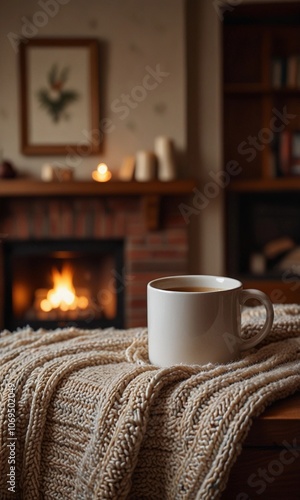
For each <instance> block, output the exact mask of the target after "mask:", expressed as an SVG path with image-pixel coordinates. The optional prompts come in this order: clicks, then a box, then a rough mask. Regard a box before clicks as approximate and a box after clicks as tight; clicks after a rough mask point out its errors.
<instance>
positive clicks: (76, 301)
mask: <svg viewBox="0 0 300 500" xmlns="http://www.w3.org/2000/svg"><path fill="white" fill-rule="evenodd" d="M52 280H53V288H51V290H49V291H48V293H47V297H46V298H45V299H43V300H42V301H41V303H40V308H41V310H42V311H44V312H49V311H52V310H53V309H60V310H61V311H74V310H75V309H86V308H87V307H88V305H89V301H88V299H87V297H85V296H83V295H82V296H77V295H76V290H75V288H74V285H73V272H72V269H71V266H69V265H68V264H64V266H63V268H62V271H61V272H59V271H58V269H56V268H53V269H52Z"/></svg>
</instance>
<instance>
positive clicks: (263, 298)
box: [239, 289, 274, 351]
mask: <svg viewBox="0 0 300 500" xmlns="http://www.w3.org/2000/svg"><path fill="white" fill-rule="evenodd" d="M249 299H256V300H258V301H259V302H261V304H262V305H263V306H265V308H266V321H265V324H264V326H263V327H262V329H261V330H260V331H259V332H258V333H257V334H256V335H255V336H254V337H252V338H251V339H247V340H244V339H241V340H242V342H241V344H240V349H241V351H244V350H246V349H251V348H252V347H254V346H256V345H257V344H258V343H259V342H261V341H262V340H263V339H264V338H265V337H266V336H267V335H268V333H269V332H270V330H271V328H272V325H273V321H274V309H273V305H272V302H271V301H270V299H269V297H268V296H267V295H266V294H265V293H264V292H261V291H260V290H252V289H249V290H241V292H240V297H239V301H240V305H244V304H245V302H246V301H247V300H249Z"/></svg>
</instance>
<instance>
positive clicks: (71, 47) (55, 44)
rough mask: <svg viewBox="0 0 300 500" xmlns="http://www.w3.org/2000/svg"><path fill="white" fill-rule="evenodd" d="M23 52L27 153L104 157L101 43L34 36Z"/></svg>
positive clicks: (23, 146)
mask: <svg viewBox="0 0 300 500" xmlns="http://www.w3.org/2000/svg"><path fill="white" fill-rule="evenodd" d="M19 52H20V53H19V71H20V90H21V99H20V118H21V134H20V139H21V151H22V153H23V154H25V155H64V156H66V155H70V154H79V155H80V156H82V151H83V149H82V148H84V155H93V154H98V153H99V152H100V151H101V150H102V136H101V134H100V133H98V130H99V124H100V113H99V101H100V78H99V41H98V40H97V39H93V38H34V39H32V40H24V42H21V43H20V51H19ZM71 151H72V153H71Z"/></svg>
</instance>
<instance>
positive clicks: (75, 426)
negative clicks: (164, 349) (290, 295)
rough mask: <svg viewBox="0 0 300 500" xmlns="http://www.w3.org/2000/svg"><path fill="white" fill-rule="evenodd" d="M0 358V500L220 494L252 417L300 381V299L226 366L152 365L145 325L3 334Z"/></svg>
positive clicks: (253, 319)
mask: <svg viewBox="0 0 300 500" xmlns="http://www.w3.org/2000/svg"><path fill="white" fill-rule="evenodd" d="M245 321H246V323H245V326H244V328H243V334H244V335H245V336H246V337H248V336H251V335H252V334H253V333H254V331H255V330H256V328H257V325H259V323H260V322H261V321H263V310H262V308H260V307H258V308H254V309H251V310H250V309H249V310H247V311H246V313H245ZM0 360H1V366H0V384H1V407H0V433H1V434H0V471H1V478H0V481H1V482H0V498H1V500H5V499H10V498H17V499H25V500H35V499H39V498H43V499H61V500H68V499H70V500H71V499H72V500H74V499H82V500H89V499H122V498H132V499H139V500H140V499H146V498H148V499H151V500H155V499H158V500H164V499H194V498H198V499H201V500H205V499H207V500H208V499H209V500H212V499H216V498H219V497H220V495H221V492H222V491H223V490H224V488H225V486H226V482H227V478H228V475H229V472H230V469H231V467H232V465H233V463H234V461H235V460H236V458H237V456H238V455H239V453H240V452H241V447H242V443H243V441H244V439H245V437H246V435H247V433H248V431H249V429H250V426H251V423H252V419H253V417H254V416H257V415H259V414H260V413H261V412H262V411H263V410H264V409H265V408H266V406H267V405H269V404H270V403H271V402H273V401H275V400H276V399H280V398H283V397H285V396H287V395H290V394H292V393H294V392H295V391H297V390H300V306H298V305H289V306H275V324H274V326H273V330H272V334H271V335H270V336H269V339H268V341H267V342H265V343H264V345H263V346H262V347H260V348H259V349H253V350H252V351H251V352H250V353H249V352H248V353H247V354H246V355H244V357H243V359H241V360H239V361H237V362H234V363H231V364H228V365H207V366H205V367H199V366H184V365H179V366H176V367H172V368H168V369H158V368H157V367H155V366H151V365H150V364H149V363H148V360H147V331H146V329H142V328H137V329H133V330H127V331H117V330H113V329H109V330H94V331H86V330H79V329H75V328H72V329H65V330H55V331H51V332H47V331H38V332H33V331H31V330H30V329H29V328H26V329H24V330H22V331H18V332H16V333H14V334H10V333H8V332H3V333H2V334H1V335H0ZM11 467H12V468H11ZM9 488H11V489H10V490H9Z"/></svg>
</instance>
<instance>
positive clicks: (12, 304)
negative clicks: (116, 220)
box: [3, 239, 125, 330]
mask: <svg viewBox="0 0 300 500" xmlns="http://www.w3.org/2000/svg"><path fill="white" fill-rule="evenodd" d="M123 252H124V249H123V240H122V239H109V240H103V239H101V240H97V239H93V240H87V239H83V240H80V239H74V240H72V239H68V240H55V239H51V240H38V241H36V240H26V241H21V240H18V241H17V240H9V241H4V243H3V264H4V265H3V271H4V284H5V287H4V288H5V296H4V327H5V328H7V329H9V330H15V329H16V328H18V327H23V326H26V325H30V326H31V327H32V328H34V329H36V328H40V327H43V328H56V327H66V326H71V325H73V326H77V327H80V328H89V329H90V328H106V327H110V326H114V327H116V328H123V327H124V293H125V287H124V286H123V280H122V276H123V267H124V257H123Z"/></svg>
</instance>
